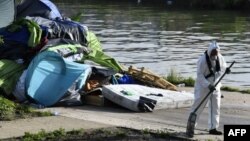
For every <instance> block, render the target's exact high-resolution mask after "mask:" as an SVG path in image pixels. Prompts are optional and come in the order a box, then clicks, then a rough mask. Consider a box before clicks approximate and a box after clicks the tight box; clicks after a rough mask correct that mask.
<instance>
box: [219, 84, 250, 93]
mask: <svg viewBox="0 0 250 141" xmlns="http://www.w3.org/2000/svg"><path fill="white" fill-rule="evenodd" d="M221 90H224V91H228V92H240V93H244V94H250V89H246V90H240V89H239V88H235V87H229V86H222V87H221Z"/></svg>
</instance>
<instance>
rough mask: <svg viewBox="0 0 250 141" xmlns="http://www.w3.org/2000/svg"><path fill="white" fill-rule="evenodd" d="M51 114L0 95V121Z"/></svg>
mask: <svg viewBox="0 0 250 141" xmlns="http://www.w3.org/2000/svg"><path fill="white" fill-rule="evenodd" d="M51 115H52V113H50V112H39V111H35V109H33V108H32V107H30V106H28V105H22V104H18V103H15V102H13V101H10V100H8V99H6V98H4V97H2V96H0V121H3V120H14V119H18V118H28V117H41V116H51Z"/></svg>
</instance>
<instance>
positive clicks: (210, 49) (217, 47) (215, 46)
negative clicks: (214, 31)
mask: <svg viewBox="0 0 250 141" xmlns="http://www.w3.org/2000/svg"><path fill="white" fill-rule="evenodd" d="M213 49H217V50H218V51H220V46H219V45H218V44H217V43H216V42H215V41H214V42H211V43H210V44H209V47H208V49H207V53H208V56H209V57H210V55H211V52H212V50H213Z"/></svg>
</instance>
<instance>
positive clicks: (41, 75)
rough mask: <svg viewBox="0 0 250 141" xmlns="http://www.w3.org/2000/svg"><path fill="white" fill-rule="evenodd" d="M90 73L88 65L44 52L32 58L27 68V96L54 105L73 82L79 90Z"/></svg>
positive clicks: (44, 103) (40, 102)
mask: <svg viewBox="0 0 250 141" xmlns="http://www.w3.org/2000/svg"><path fill="white" fill-rule="evenodd" d="M90 73H91V68H90V66H88V65H85V64H80V63H75V62H71V61H67V60H64V59H63V58H62V57H61V56H60V55H59V54H58V53H55V52H51V51H45V52H42V53H40V54H38V55H37V56H36V57H35V58H34V59H33V60H32V62H31V64H30V65H29V67H28V69H27V75H26V80H25V81H26V82H25V89H26V90H27V96H28V98H30V99H31V100H32V101H34V102H35V103H38V104H42V105H44V106H52V105H54V104H55V103H56V102H58V101H59V100H60V99H61V98H62V97H63V96H64V95H65V94H66V92H67V90H68V89H69V88H70V87H71V86H72V84H73V83H75V84H74V85H75V88H74V89H73V90H74V91H76V92H77V91H79V90H80V89H81V88H82V86H83V85H84V84H85V82H86V80H87V78H88V76H89V74H90Z"/></svg>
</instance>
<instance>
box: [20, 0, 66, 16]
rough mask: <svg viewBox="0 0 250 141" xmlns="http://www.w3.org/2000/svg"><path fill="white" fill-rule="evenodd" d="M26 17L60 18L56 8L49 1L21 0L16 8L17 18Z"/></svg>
mask: <svg viewBox="0 0 250 141" xmlns="http://www.w3.org/2000/svg"><path fill="white" fill-rule="evenodd" d="M26 16H38V17H45V18H48V19H55V18H60V19H61V18H62V16H61V14H60V12H59V10H58V8H57V7H56V6H55V5H54V4H53V3H52V2H51V1H49V0H23V1H22V2H21V3H20V4H19V5H18V6H17V18H23V17H26Z"/></svg>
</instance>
